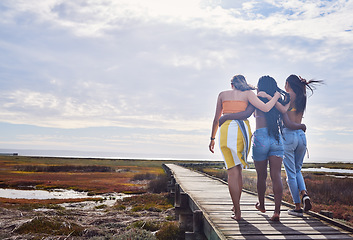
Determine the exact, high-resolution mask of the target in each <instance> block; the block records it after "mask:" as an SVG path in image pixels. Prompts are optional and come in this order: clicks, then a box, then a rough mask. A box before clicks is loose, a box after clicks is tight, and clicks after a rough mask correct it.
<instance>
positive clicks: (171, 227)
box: [156, 222, 185, 240]
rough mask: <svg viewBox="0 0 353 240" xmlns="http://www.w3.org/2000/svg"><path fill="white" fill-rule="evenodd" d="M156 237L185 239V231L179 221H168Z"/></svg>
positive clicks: (161, 239) (159, 239) (172, 239)
mask: <svg viewBox="0 0 353 240" xmlns="http://www.w3.org/2000/svg"><path fill="white" fill-rule="evenodd" d="M156 237H157V239H158V240H182V239H185V233H184V231H182V230H181V229H180V227H179V223H178V222H167V223H165V224H164V225H163V226H162V228H161V229H160V230H159V231H158V232H157V233H156Z"/></svg>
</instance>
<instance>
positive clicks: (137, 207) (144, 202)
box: [114, 193, 173, 212]
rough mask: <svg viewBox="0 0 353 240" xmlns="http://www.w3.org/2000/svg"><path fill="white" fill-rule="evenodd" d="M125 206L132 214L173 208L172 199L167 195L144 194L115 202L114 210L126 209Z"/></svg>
mask: <svg viewBox="0 0 353 240" xmlns="http://www.w3.org/2000/svg"><path fill="white" fill-rule="evenodd" d="M127 206H129V207H130V209H131V211H133V212H138V211H143V210H147V211H151V212H160V211H164V210H167V209H170V208H173V198H172V197H171V195H170V194H169V193H160V194H155V193H146V194H142V195H137V196H132V197H127V198H124V199H120V200H117V201H116V204H115V206H114V207H115V208H116V209H126V208H127Z"/></svg>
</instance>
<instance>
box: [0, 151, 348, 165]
mask: <svg viewBox="0 0 353 240" xmlns="http://www.w3.org/2000/svg"><path fill="white" fill-rule="evenodd" d="M4 154H5V155H8V154H9V155H12V154H18V155H19V156H37V157H72V158H104V159H136V160H139V159H143V160H161V161H163V160H181V161H182V160H185V161H223V159H222V158H216V157H214V155H213V156H212V154H210V153H208V152H205V154H204V155H203V156H201V155H183V154H173V153H170V154H153V155H152V154H141V153H118V152H94V151H72V150H39V149H0V155H4ZM212 157H213V158H212ZM248 160H249V162H252V159H251V157H250V156H249V159H248ZM328 162H340V163H352V164H353V159H340V158H325V157H321V158H319V157H310V158H305V159H304V163H328Z"/></svg>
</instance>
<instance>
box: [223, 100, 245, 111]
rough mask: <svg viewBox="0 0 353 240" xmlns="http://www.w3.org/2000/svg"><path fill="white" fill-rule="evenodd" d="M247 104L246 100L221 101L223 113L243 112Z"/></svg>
mask: <svg viewBox="0 0 353 240" xmlns="http://www.w3.org/2000/svg"><path fill="white" fill-rule="evenodd" d="M247 106H248V102H245V101H240V100H229V101H223V102H222V108H223V114H224V113H238V112H243V111H245V109H246V108H247Z"/></svg>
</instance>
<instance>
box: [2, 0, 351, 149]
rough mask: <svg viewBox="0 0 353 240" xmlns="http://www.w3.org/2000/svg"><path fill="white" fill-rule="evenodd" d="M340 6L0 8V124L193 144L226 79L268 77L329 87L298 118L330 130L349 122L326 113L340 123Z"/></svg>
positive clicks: (347, 64) (346, 8)
mask: <svg viewBox="0 0 353 240" xmlns="http://www.w3.org/2000/svg"><path fill="white" fill-rule="evenodd" d="M352 10H353V1H315V0H313V1H310V2H308V1H306V2H303V1H276V0H268V1H255V0H254V1H246V2H244V1H243V2H240V1H232V0H222V1H219V0H214V1H212V0H207V1H206V0H181V1H165V0H164V1H163V0H151V1H139V0H119V1H109V0H104V1H103V0H102V1H93V2H87V1H79V0H75V1H63V0H48V1H42V2H38V3H37V2H33V1H15V0H11V1H10V0H6V1H2V2H1V3H0V13H1V15H2V18H1V19H0V36H1V38H0V53H1V54H0V82H1V85H2V89H1V90H0V111H1V112H2V115H1V118H0V121H2V122H7V123H14V124H30V125H33V126H40V127H44V128H57V129H65V130H70V131H72V134H76V133H74V130H75V129H78V128H80V129H83V128H85V129H87V128H92V127H108V128H115V127H117V128H119V129H120V130H121V129H125V130H126V132H125V131H124V133H125V134H127V135H131V136H132V137H131V139H130V140H129V139H128V138H123V139H124V141H126V144H127V143H128V144H131V146H132V144H133V142H138V143H141V144H142V143H143V142H144V143H146V142H148V141H149V137H150V134H153V133H154V132H158V135H156V138H157V140H156V142H158V143H160V144H162V143H164V142H166V139H167V138H169V139H175V141H171V142H172V143H173V144H174V145H176V146H178V147H180V148H184V147H185V146H186V145H188V144H190V145H194V148H197V149H201V148H202V147H201V146H199V145H197V144H195V139H197V141H198V142H201V139H208V137H209V131H210V126H211V121H212V118H213V114H214V107H215V101H216V98H217V94H218V93H219V92H220V91H221V90H224V89H227V88H229V79H230V78H231V77H232V76H233V75H234V74H237V73H241V74H244V75H245V76H246V77H247V79H248V81H249V82H250V83H252V84H254V85H256V83H257V79H258V78H259V77H260V76H261V75H265V74H270V75H272V76H274V77H275V79H277V81H278V83H279V86H282V87H283V86H284V80H285V78H286V77H287V76H288V75H289V74H291V73H297V74H301V75H303V76H304V77H307V78H311V77H315V78H319V79H325V80H326V82H327V83H332V82H334V83H339V85H340V90H334V89H336V87H334V86H333V85H330V87H329V88H327V90H325V89H326V88H321V89H320V90H319V91H318V94H317V95H316V93H315V95H314V97H313V100H310V104H309V107H308V112H307V113H306V114H307V115H306V118H305V119H304V121H308V126H313V127H312V129H313V130H315V131H316V132H315V134H317V135H318V134H319V133H322V132H325V133H326V132H327V131H329V130H330V129H333V128H332V127H333V125H334V126H339V128H340V129H341V130H340V134H342V133H343V131H346V130H347V129H349V125H348V124H346V123H344V124H341V123H340V120H339V119H336V118H335V119H332V116H334V117H335V116H347V117H348V118H349V119H352V111H351V110H349V109H351V106H350V105H349V103H348V102H347V101H346V100H345V98H346V97H347V96H349V95H350V92H349V89H350V88H351V87H352V84H351V83H350V80H351V79H352V77H353V70H352V69H353V68H352V61H351V60H352V59H351V56H352V48H353V46H352V38H353V35H352V34H353V33H352V31H351V30H352V26H353V22H352V20H351V17H350V16H351V12H352ZM326 96H330V98H327V97H326ZM332 102H333V103H335V102H339V103H340V104H339V106H337V105H334V106H333V105H332ZM311 106H313V108H311ZM347 109H348V110H347ZM345 111H346V112H345ZM318 119H320V120H318ZM346 122H350V121H346ZM313 123H314V124H313ZM136 129H138V130H139V131H138V132H135V130H136ZM335 129H337V128H335ZM141 131H142V132H143V131H146V132H144V133H143V134H142V133H141ZM166 131H167V132H168V131H170V132H168V133H164V134H166V135H163V133H162V132H166ZM186 132H190V133H192V135H190V139H191V140H188V141H187V143H186V144H185V145H183V144H182V141H183V138H186V136H185V134H186ZM79 134H83V133H82V132H80V133H79ZM139 134H141V135H139ZM29 135H30V134H29ZM29 135H28V136H29ZM68 139H69V138H68ZM73 139H75V140H77V141H79V140H78V138H77V139H76V138H73ZM98 139H101V137H100V136H97V138H93V139H92V141H91V142H92V145H94V144H93V142H95V141H97V142H99V140H98ZM53 141H54V139H53ZM115 141H116V142H115ZM43 142H44V141H43ZM111 143H112V144H109V146H111V147H112V148H113V145H114V143H115V144H117V145H120V144H122V145H123V142H122V141H119V140H118V139H114V138H111ZM87 144H88V143H87ZM205 144H206V145H207V143H205ZM83 145H84V144H82V146H83ZM156 146H157V145H156ZM131 149H133V147H131ZM200 151H201V150H200Z"/></svg>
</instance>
